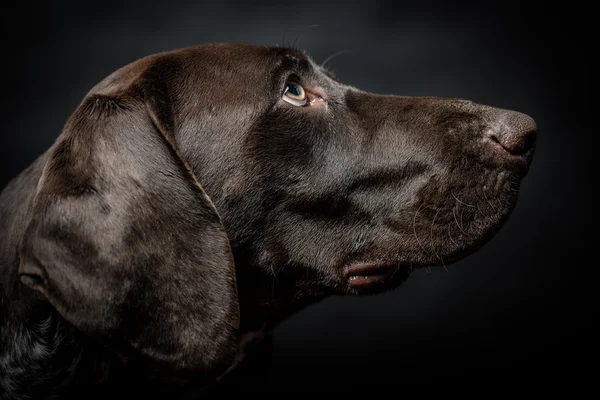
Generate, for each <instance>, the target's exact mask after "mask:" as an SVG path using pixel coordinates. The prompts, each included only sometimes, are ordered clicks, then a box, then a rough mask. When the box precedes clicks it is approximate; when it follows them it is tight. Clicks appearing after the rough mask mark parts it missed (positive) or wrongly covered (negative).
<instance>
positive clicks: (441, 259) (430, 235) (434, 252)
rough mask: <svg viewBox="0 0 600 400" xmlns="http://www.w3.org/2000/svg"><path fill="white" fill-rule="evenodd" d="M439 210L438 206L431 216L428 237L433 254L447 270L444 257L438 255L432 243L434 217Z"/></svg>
mask: <svg viewBox="0 0 600 400" xmlns="http://www.w3.org/2000/svg"><path fill="white" fill-rule="evenodd" d="M441 210H442V208H441V207H439V208H438V210H437V211H436V213H435V215H434V216H433V219H432V220H431V225H430V229H429V238H430V239H431V250H433V254H435V256H436V258H437V259H438V260H440V261H441V263H442V266H443V267H444V270H445V271H446V272H448V268H446V264H444V259H443V258H442V257H440V254H439V253H438V252H437V250H436V249H435V245H434V243H433V226H434V225H435V219H436V218H437V216H438V215H439V213H440V211H441Z"/></svg>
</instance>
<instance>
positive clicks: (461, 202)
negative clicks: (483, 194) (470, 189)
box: [450, 192, 477, 207]
mask: <svg viewBox="0 0 600 400" xmlns="http://www.w3.org/2000/svg"><path fill="white" fill-rule="evenodd" d="M450 194H451V195H452V197H454V200H456V201H458V202H459V203H460V204H463V205H465V206H467V207H477V206H476V205H473V204H467V203H465V202H464V201H461V200H460V199H459V198H458V197H456V196H455V195H454V193H453V192H450Z"/></svg>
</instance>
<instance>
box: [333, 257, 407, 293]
mask: <svg viewBox="0 0 600 400" xmlns="http://www.w3.org/2000/svg"><path fill="white" fill-rule="evenodd" d="M398 268H399V265H398V263H387V262H380V263H360V264H353V265H350V266H349V267H348V268H346V271H345V274H344V275H345V277H346V281H347V282H348V285H349V286H350V287H353V288H366V287H371V286H375V285H383V284H385V283H386V282H387V281H388V280H389V279H390V278H391V277H392V276H393V275H394V273H395V272H396V270H397V269H398Z"/></svg>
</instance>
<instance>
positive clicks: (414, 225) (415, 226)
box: [413, 203, 427, 254]
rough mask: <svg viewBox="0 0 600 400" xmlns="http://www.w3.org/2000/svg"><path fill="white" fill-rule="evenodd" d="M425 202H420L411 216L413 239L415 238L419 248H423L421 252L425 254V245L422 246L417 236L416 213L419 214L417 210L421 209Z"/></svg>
mask: <svg viewBox="0 0 600 400" xmlns="http://www.w3.org/2000/svg"><path fill="white" fill-rule="evenodd" d="M424 204H425V203H422V204H421V205H420V206H419V208H417V211H415V215H414V217H413V233H414V235H415V239H416V240H417V243H418V245H419V247H420V248H421V250H423V252H424V253H425V254H427V250H425V247H423V245H422V244H421V241H420V240H419V236H418V235H417V215H419V211H420V210H421V207H423V205H424Z"/></svg>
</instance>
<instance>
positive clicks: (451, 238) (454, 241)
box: [447, 224, 458, 247]
mask: <svg viewBox="0 0 600 400" xmlns="http://www.w3.org/2000/svg"><path fill="white" fill-rule="evenodd" d="M451 228H452V225H451V224H448V228H447V231H448V237H449V238H450V241H451V242H452V243H454V245H455V246H456V247H458V243H456V240H454V238H453V237H452V232H451Z"/></svg>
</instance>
